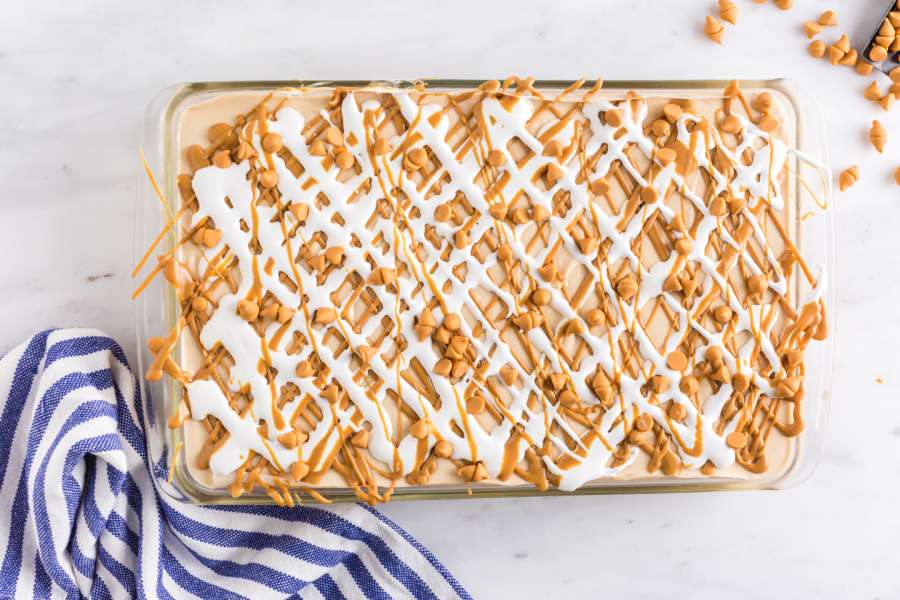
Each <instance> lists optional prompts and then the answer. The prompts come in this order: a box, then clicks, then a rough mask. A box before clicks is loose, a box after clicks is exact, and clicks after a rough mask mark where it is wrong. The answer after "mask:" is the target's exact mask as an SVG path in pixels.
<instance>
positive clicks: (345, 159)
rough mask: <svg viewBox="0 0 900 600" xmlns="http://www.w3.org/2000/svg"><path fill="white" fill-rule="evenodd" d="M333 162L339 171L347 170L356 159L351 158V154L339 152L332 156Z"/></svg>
mask: <svg viewBox="0 0 900 600" xmlns="http://www.w3.org/2000/svg"><path fill="white" fill-rule="evenodd" d="M334 162H335V164H337V166H338V167H340V168H341V169H349V168H350V167H352V166H353V163H355V162H356V159H355V158H353V154H351V153H350V152H348V151H346V150H341V151H340V152H338V153H337V154H336V155H335V156H334Z"/></svg>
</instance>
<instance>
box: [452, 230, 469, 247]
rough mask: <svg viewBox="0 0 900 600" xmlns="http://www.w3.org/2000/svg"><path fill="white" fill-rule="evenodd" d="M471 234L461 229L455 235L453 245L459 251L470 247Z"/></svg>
mask: <svg viewBox="0 0 900 600" xmlns="http://www.w3.org/2000/svg"><path fill="white" fill-rule="evenodd" d="M469 241H470V240H469V232H468V231H466V230H465V229H459V230H457V231H456V232H455V233H454V234H453V245H454V246H455V247H456V248H457V249H462V248H465V247H466V246H468V245H469Z"/></svg>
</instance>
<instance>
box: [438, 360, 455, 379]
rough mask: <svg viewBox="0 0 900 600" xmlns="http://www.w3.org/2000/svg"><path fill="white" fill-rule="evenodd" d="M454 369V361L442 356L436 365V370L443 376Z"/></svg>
mask: <svg viewBox="0 0 900 600" xmlns="http://www.w3.org/2000/svg"><path fill="white" fill-rule="evenodd" d="M452 369H453V362H452V361H450V359H447V358H442V359H440V360H439V361H437V364H435V365H434V372H435V373H436V374H438V375H440V376H442V377H446V376H447V375H449V374H450V371H451V370H452Z"/></svg>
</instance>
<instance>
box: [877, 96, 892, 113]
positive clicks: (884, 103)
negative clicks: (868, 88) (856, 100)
mask: <svg viewBox="0 0 900 600" xmlns="http://www.w3.org/2000/svg"><path fill="white" fill-rule="evenodd" d="M895 98H896V96H894V94H885V95H884V96H883V97H882V98H881V100H879V101H878V104H879V106H881V108H882V109H884V110H885V111H889V110H891V106H893V104H894V99H895Z"/></svg>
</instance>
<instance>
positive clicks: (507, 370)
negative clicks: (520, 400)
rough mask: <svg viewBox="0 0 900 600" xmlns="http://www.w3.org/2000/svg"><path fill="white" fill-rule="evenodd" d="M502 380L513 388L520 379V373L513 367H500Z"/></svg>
mask: <svg viewBox="0 0 900 600" xmlns="http://www.w3.org/2000/svg"><path fill="white" fill-rule="evenodd" d="M500 379H502V380H503V383H505V384H506V385H507V386H512V385H513V384H514V383H515V382H516V380H518V379H519V373H518V372H517V371H516V370H515V368H513V367H512V366H511V365H503V366H502V367H500Z"/></svg>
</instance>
